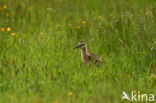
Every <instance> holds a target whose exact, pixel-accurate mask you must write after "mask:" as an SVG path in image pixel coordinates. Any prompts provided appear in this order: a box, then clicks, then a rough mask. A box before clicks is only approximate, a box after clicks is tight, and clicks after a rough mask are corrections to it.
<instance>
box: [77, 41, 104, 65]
mask: <svg viewBox="0 0 156 103" xmlns="http://www.w3.org/2000/svg"><path fill="white" fill-rule="evenodd" d="M76 48H80V49H81V59H82V62H83V63H89V62H91V61H94V62H95V63H97V62H103V60H102V58H101V57H99V56H97V55H96V54H90V53H89V52H88V48H87V43H86V42H85V41H81V42H79V43H78V45H77V46H76V47H75V49H76Z"/></svg>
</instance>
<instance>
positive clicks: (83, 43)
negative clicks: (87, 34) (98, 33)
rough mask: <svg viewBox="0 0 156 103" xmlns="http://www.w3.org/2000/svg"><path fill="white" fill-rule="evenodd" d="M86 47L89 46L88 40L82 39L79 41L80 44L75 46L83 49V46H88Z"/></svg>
mask: <svg viewBox="0 0 156 103" xmlns="http://www.w3.org/2000/svg"><path fill="white" fill-rule="evenodd" d="M86 47H87V44H86V42H84V41H81V42H79V43H78V45H77V46H76V47H75V48H81V49H83V48H86Z"/></svg>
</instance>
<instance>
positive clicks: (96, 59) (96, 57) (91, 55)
mask: <svg viewBox="0 0 156 103" xmlns="http://www.w3.org/2000/svg"><path fill="white" fill-rule="evenodd" d="M90 58H91V59H94V60H95V61H100V62H103V60H102V58H101V57H99V56H97V55H96V54H90Z"/></svg>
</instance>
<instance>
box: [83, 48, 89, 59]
mask: <svg viewBox="0 0 156 103" xmlns="http://www.w3.org/2000/svg"><path fill="white" fill-rule="evenodd" d="M88 55H89V53H88V49H87V47H86V48H82V49H81V56H82V57H87V56H88Z"/></svg>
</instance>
